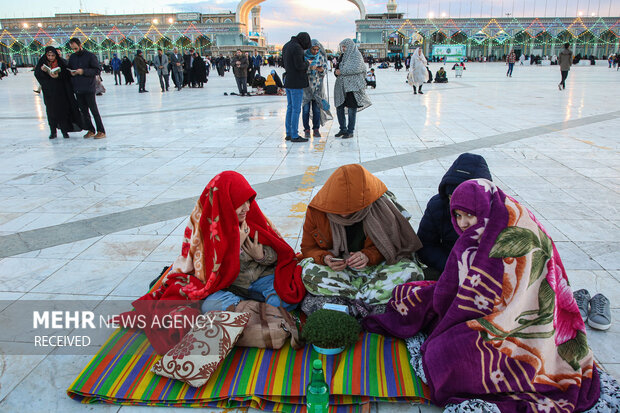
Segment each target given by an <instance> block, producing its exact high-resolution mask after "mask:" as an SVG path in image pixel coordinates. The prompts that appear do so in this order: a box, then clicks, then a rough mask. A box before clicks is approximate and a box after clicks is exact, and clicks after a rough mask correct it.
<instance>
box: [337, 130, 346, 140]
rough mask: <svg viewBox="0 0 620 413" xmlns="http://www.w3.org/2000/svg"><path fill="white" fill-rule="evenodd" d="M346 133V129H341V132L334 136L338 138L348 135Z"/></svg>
mask: <svg viewBox="0 0 620 413" xmlns="http://www.w3.org/2000/svg"><path fill="white" fill-rule="evenodd" d="M346 134H347V132H346V131H343V130H341V131H340V132H338V133H337V134H335V135H334V136H335V137H336V138H339V137H341V136H344V135H346Z"/></svg>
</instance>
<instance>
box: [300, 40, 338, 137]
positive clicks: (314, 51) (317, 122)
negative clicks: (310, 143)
mask: <svg viewBox="0 0 620 413" xmlns="http://www.w3.org/2000/svg"><path fill="white" fill-rule="evenodd" d="M304 57H305V58H306V60H307V61H308V64H309V65H310V66H309V67H308V87H307V88H304V94H303V100H302V112H301V118H302V121H303V124H304V137H305V138H309V137H310V109H312V132H313V136H314V137H315V138H320V137H321V133H320V132H319V128H320V127H321V126H323V125H324V124H325V122H326V121H328V120H330V119H332V115H331V113H330V112H329V103H328V102H327V99H326V96H325V88H324V85H323V82H324V80H325V74H326V73H327V53H325V49H324V48H323V45H322V44H321V43H320V42H319V41H318V40H316V39H312V47H310V49H308V50H306V53H305V55H304Z"/></svg>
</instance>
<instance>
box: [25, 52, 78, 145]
mask: <svg viewBox="0 0 620 413" xmlns="http://www.w3.org/2000/svg"><path fill="white" fill-rule="evenodd" d="M34 76H35V77H36V78H37V81H38V82H39V83H40V84H41V90H42V91H43V102H44V103H45V109H46V111H47V122H48V123H49V125H50V139H54V138H55V137H56V130H57V129H60V131H61V132H62V136H63V137H64V138H68V137H69V132H78V131H81V130H82V126H81V125H82V118H81V116H80V111H79V109H78V105H77V101H76V100H75V95H74V94H73V87H72V86H71V73H69V70H68V69H67V62H65V60H64V59H63V58H61V57H60V55H59V54H58V51H57V50H56V49H55V48H54V47H52V46H48V47H46V48H45V54H43V56H41V58H40V59H39V63H37V65H36V67H35V69H34Z"/></svg>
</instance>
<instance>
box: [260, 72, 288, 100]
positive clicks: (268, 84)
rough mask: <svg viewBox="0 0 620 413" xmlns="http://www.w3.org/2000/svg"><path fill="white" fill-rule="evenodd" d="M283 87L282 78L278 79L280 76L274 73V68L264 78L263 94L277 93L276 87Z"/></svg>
mask: <svg viewBox="0 0 620 413" xmlns="http://www.w3.org/2000/svg"><path fill="white" fill-rule="evenodd" d="M282 87H284V86H283V85H282V80H280V76H278V74H277V73H276V71H275V70H272V71H271V73H270V74H269V75H268V76H267V79H266V80H265V94H266V95H277V94H278V88H282Z"/></svg>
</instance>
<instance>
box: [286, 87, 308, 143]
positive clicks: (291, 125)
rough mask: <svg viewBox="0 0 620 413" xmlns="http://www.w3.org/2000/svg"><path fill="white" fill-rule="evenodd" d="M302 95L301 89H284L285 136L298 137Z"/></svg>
mask: <svg viewBox="0 0 620 413" xmlns="http://www.w3.org/2000/svg"><path fill="white" fill-rule="evenodd" d="M303 97H304V90H303V89H286V136H290V137H291V138H298V137H299V114H300V113H301V101H302V100H303Z"/></svg>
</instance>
